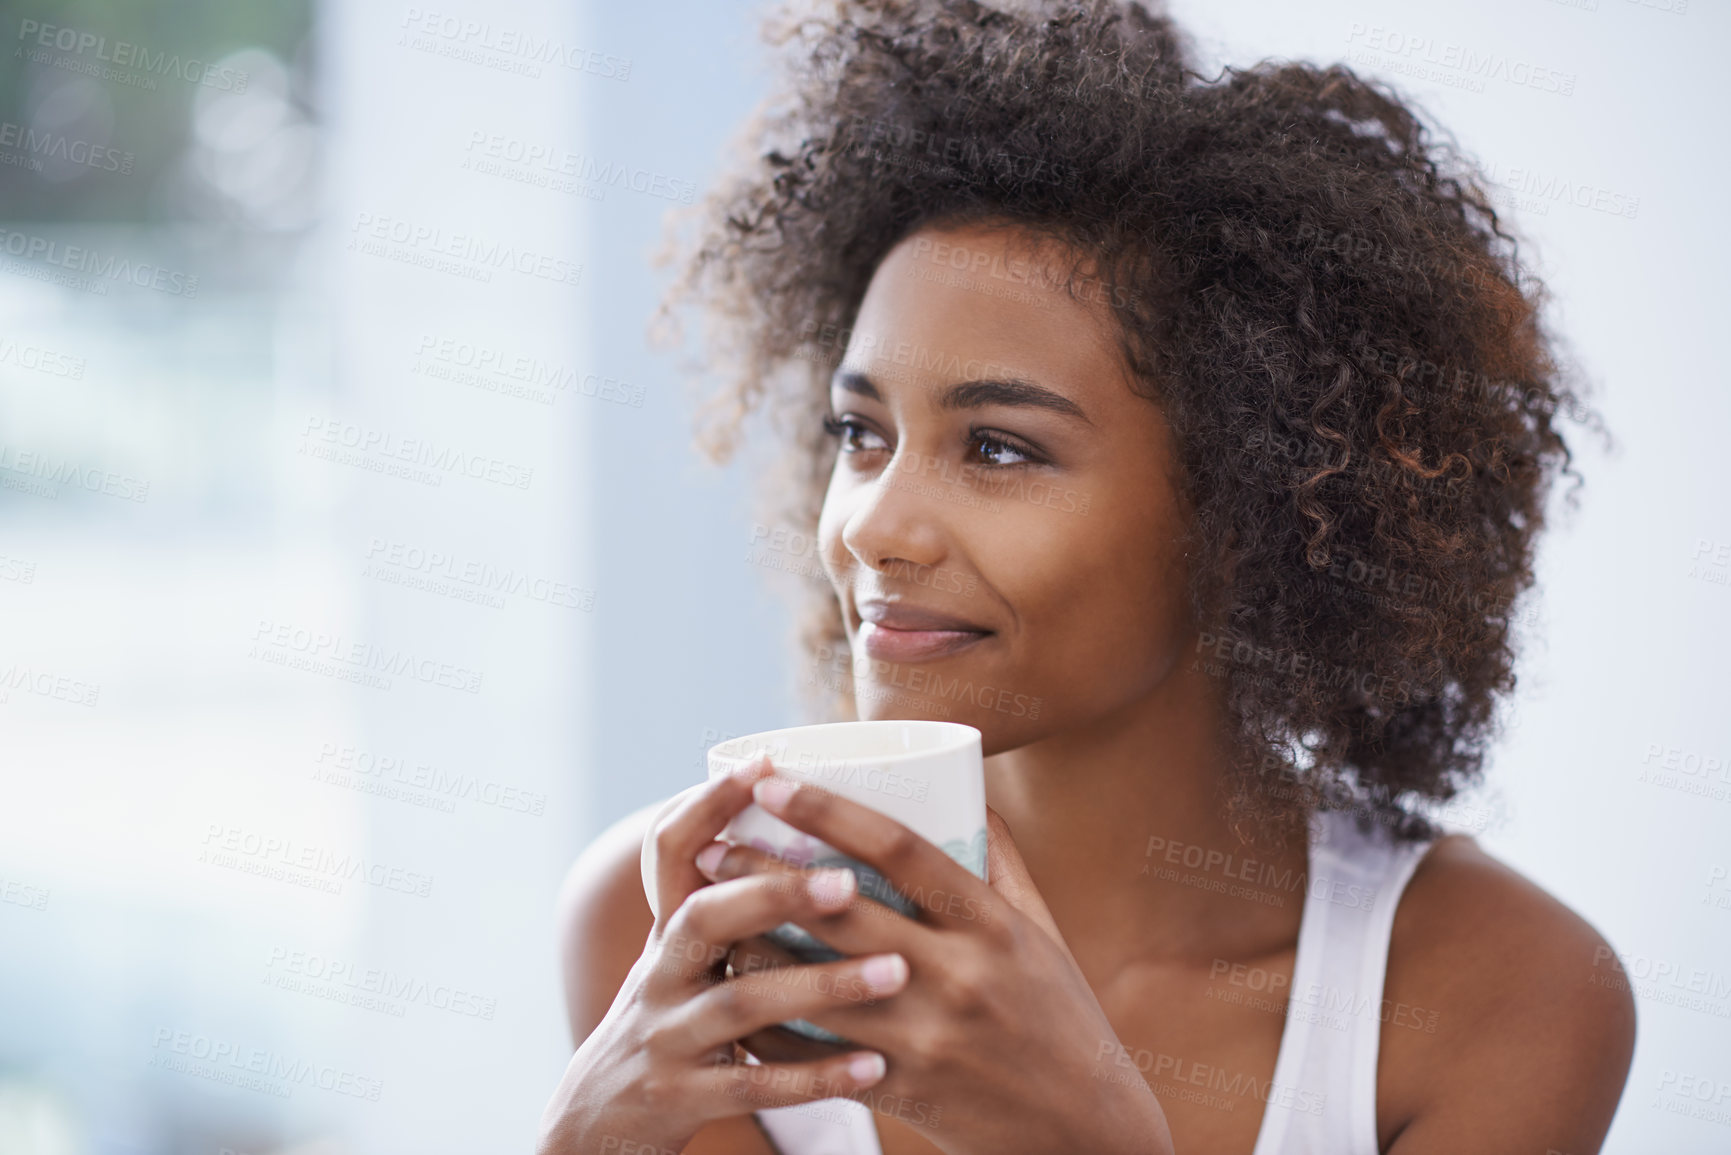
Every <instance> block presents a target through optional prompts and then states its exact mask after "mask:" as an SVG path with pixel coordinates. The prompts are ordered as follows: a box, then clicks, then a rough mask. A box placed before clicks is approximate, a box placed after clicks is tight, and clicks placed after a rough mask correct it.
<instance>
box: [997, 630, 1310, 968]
mask: <svg viewBox="0 0 1731 1155" xmlns="http://www.w3.org/2000/svg"><path fill="white" fill-rule="evenodd" d="M1221 691H1222V687H1221V685H1220V683H1219V682H1218V680H1216V679H1214V678H1212V677H1211V676H1210V675H1208V674H1207V673H1205V672H1203V671H1201V670H1200V669H1194V670H1193V669H1190V668H1187V667H1186V666H1185V664H1184V663H1182V662H1180V663H1179V667H1178V668H1177V669H1175V670H1174V671H1173V672H1172V673H1171V674H1170V675H1169V676H1168V677H1167V678H1166V679H1165V680H1163V681H1162V682H1161V683H1160V684H1159V685H1158V686H1156V687H1155V688H1154V689H1153V690H1152V691H1151V692H1150V693H1149V694H1148V695H1147V696H1145V697H1143V698H1140V699H1137V700H1135V701H1132V702H1130V703H1128V704H1126V705H1125V706H1123V707H1121V708H1119V709H1118V710H1115V711H1113V712H1112V713H1110V714H1108V715H1105V716H1103V717H1100V718H1097V719H1093V720H1091V721H1090V722H1089V723H1088V724H1087V725H1085V726H1078V727H1074V728H1071V729H1067V730H1062V731H1060V732H1058V733H1055V734H1053V735H1051V736H1050V737H1048V738H1045V739H1042V740H1041V741H1038V742H1034V743H1031V744H1029V745H1027V746H1022V747H1019V748H1017V749H1014V750H1007V751H1004V752H1003V753H1000V754H995V755H993V756H991V757H990V758H988V759H987V760H986V801H987V803H988V804H989V805H990V806H991V807H992V808H993V809H994V810H996V811H998V813H999V814H1000V815H1002V817H1003V819H1004V821H1005V822H1006V823H1008V825H1009V827H1010V830H1011V832H1012V834H1013V835H1014V837H1015V841H1016V847H1017V849H1018V850H1019V851H1020V852H1021V854H1022V858H1023V859H1024V860H1025V861H1026V863H1027V866H1028V871H1029V873H1030V874H1031V875H1032V876H1033V879H1034V883H1035V885H1036V886H1037V887H1038V888H1039V890H1040V893H1041V895H1042V897H1044V898H1045V900H1046V903H1047V905H1048V906H1049V907H1050V908H1051V911H1052V916H1053V918H1054V920H1056V922H1057V924H1058V928H1059V930H1060V931H1062V932H1063V935H1064V938H1065V941H1066V942H1067V943H1068V944H1069V946H1070V949H1071V951H1072V952H1073V953H1074V954H1075V955H1076V958H1077V960H1078V961H1079V962H1081V964H1082V966H1083V968H1084V970H1085V971H1087V972H1089V973H1088V978H1089V980H1090V982H1091V983H1092V982H1093V981H1094V980H1095V979H1096V978H1102V979H1109V978H1110V976H1112V975H1116V974H1118V973H1120V972H1121V971H1122V970H1123V969H1124V968H1125V967H1127V966H1130V965H1133V964H1135V963H1138V962H1156V961H1158V962H1176V963H1200V964H1207V963H1208V962H1209V961H1210V960H1213V959H1218V958H1225V959H1238V958H1245V957H1253V956H1259V955H1265V954H1268V953H1271V952H1273V951H1277V950H1280V949H1283V948H1285V947H1290V946H1291V945H1292V944H1293V943H1294V942H1296V941H1297V938H1298V925H1299V919H1300V916H1301V914H1302V911H1303V906H1304V886H1303V878H1304V875H1305V871H1306V865H1307V862H1306V845H1305V839H1304V837H1303V833H1302V830H1300V831H1297V832H1295V836H1288V837H1286V838H1285V839H1284V840H1283V842H1282V841H1279V840H1276V839H1273V838H1268V839H1259V840H1258V843H1257V844H1256V845H1251V844H1249V843H1247V842H1245V841H1244V840H1243V839H1241V838H1240V837H1239V836H1238V835H1237V834H1235V833H1234V832H1233V830H1232V825H1231V822H1230V819H1229V817H1228V815H1227V813H1226V809H1225V803H1226V795H1225V793H1224V791H1223V789H1222V785H1221V784H1222V783H1223V782H1224V781H1225V780H1226V774H1227V769H1228V758H1229V755H1228V749H1229V747H1228V741H1227V735H1226V733H1225V728H1224V726H1223V725H1222V719H1223V718H1224V717H1225V707H1224V701H1223V699H1222V694H1221ZM1096 989H1099V987H1098V986H1096Z"/></svg>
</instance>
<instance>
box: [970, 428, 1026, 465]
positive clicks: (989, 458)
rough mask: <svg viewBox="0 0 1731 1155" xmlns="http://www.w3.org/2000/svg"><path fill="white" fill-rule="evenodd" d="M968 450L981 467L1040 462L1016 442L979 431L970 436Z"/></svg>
mask: <svg viewBox="0 0 1731 1155" xmlns="http://www.w3.org/2000/svg"><path fill="white" fill-rule="evenodd" d="M968 448H969V450H970V452H971V453H972V455H973V458H974V461H975V462H976V463H977V464H980V465H1032V464H1034V463H1035V462H1036V461H1037V460H1038V458H1036V457H1035V455H1034V454H1033V452H1032V451H1031V450H1028V449H1025V448H1023V447H1022V446H1020V445H1017V444H1016V443H1015V442H1013V441H1009V440H1006V439H1005V438H1002V437H996V436H994V435H992V434H990V433H982V432H980V431H978V430H975V431H974V432H972V433H970V434H969V435H968Z"/></svg>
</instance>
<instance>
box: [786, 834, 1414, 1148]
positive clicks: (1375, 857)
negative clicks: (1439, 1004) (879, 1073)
mask: <svg viewBox="0 0 1731 1155" xmlns="http://www.w3.org/2000/svg"><path fill="white" fill-rule="evenodd" d="M1429 847H1430V843H1429V842H1425V841H1419V842H1404V843H1402V842H1397V841H1395V840H1393V839H1392V838H1390V837H1389V836H1388V832H1387V830H1386V829H1385V828H1384V827H1382V826H1373V827H1372V828H1371V830H1370V832H1369V833H1365V832H1362V831H1360V830H1359V829H1358V826H1357V823H1356V822H1355V821H1354V818H1353V814H1352V812H1350V811H1343V810H1341V811H1323V812H1321V813H1319V814H1317V815H1316V816H1315V820H1314V821H1313V822H1312V823H1311V831H1310V851H1309V855H1310V870H1309V874H1308V876H1307V877H1306V880H1305V891H1304V910H1303V912H1302V913H1301V914H1300V916H1299V929H1298V950H1297V954H1296V957H1295V958H1294V960H1293V966H1292V987H1291V989H1292V997H1291V999H1290V1000H1289V1001H1288V1003H1287V1008H1286V1027H1285V1029H1284V1031H1283V1032H1282V1033H1281V1036H1280V1050H1279V1052H1278V1054H1277V1056H1276V1058H1275V1063H1274V1078H1273V1079H1272V1080H1271V1081H1270V1082H1269V1084H1268V1085H1267V1088H1266V1091H1265V1093H1264V1094H1262V1095H1261V1096H1259V1097H1260V1098H1262V1100H1263V1102H1264V1104H1265V1106H1264V1108H1263V1115H1262V1129H1261V1130H1260V1131H1258V1132H1257V1135H1256V1146H1255V1147H1254V1148H1253V1149H1252V1150H1251V1155H1378V1151H1377V1143H1376V1055H1377V1048H1378V1044H1379V1043H1380V1042H1381V1038H1382V1035H1381V1032H1382V1023H1383V1020H1384V1019H1385V1018H1387V1017H1389V1016H1390V1014H1392V1013H1395V1012H1394V1011H1391V1010H1389V1009H1387V1008H1385V1007H1384V1006H1383V997H1382V987H1383V975H1384V972H1385V971H1386V969H1387V966H1388V943H1389V936H1390V934H1391V933H1392V931H1393V929H1394V911H1395V906H1396V904H1397V903H1399V901H1400V896H1401V892H1402V891H1403V890H1405V889H1406V884H1407V882H1408V880H1410V879H1411V878H1412V874H1413V871H1414V870H1415V869H1416V868H1417V866H1418V863H1419V860H1420V859H1421V858H1423V857H1424V853H1425V851H1426V850H1427V849H1429ZM1406 1014H1407V1017H1408V1021H1407V1022H1404V1023H1402V1025H1403V1026H1411V1027H1414V1028H1415V1029H1419V1030H1423V1029H1426V1028H1427V1027H1429V1026H1434V1024H1427V1023H1425V1022H1424V1021H1423V1020H1422V1018H1414V1017H1413V1015H1414V1014H1415V1012H1411V1011H1406ZM1418 1014H1422V1012H1419V1013H1418ZM1397 1021H1398V1020H1397ZM756 1114H757V1118H758V1121H759V1122H760V1123H761V1124H762V1125H763V1129H764V1131H765V1132H766V1133H767V1134H768V1135H769V1137H770V1139H771V1140H773V1141H774V1143H775V1145H776V1147H777V1149H778V1150H780V1151H781V1153H782V1155H882V1149H881V1148H880V1147H879V1146H878V1137H877V1128H876V1125H875V1124H874V1123H873V1121H872V1108H871V1107H870V1106H868V1105H866V1104H864V1103H858V1102H855V1101H853V1100H851V1099H821V1100H818V1101H817V1102H814V1103H804V1104H801V1105H799V1106H797V1107H777V1108H774V1109H771V1110H764V1111H758V1112H757V1113H756Z"/></svg>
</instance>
